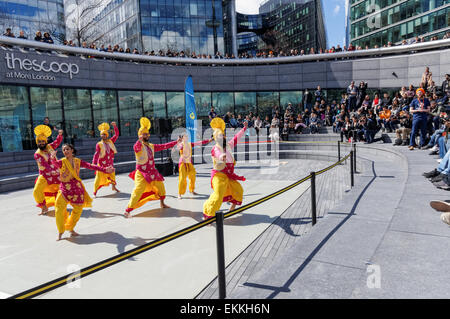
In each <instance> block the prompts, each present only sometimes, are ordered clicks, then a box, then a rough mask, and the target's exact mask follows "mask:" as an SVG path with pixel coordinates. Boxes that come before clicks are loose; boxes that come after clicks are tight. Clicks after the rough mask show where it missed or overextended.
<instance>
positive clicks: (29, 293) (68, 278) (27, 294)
mask: <svg viewBox="0 0 450 319" xmlns="http://www.w3.org/2000/svg"><path fill="white" fill-rule="evenodd" d="M349 157H350V154H349V155H347V156H346V157H344V158H343V159H342V160H340V161H339V162H336V163H335V164H333V165H331V166H329V167H327V168H325V169H323V170H321V171H319V172H317V173H316V175H320V174H323V173H325V172H326V171H328V170H331V169H333V168H334V167H336V166H337V165H340V164H341V163H343V162H344V161H345V160H347V159H348V158H349ZM309 179H311V175H308V176H306V177H304V178H302V179H300V180H299V181H297V182H295V183H293V184H291V185H289V186H287V187H285V188H283V189H281V190H278V191H276V192H274V193H272V194H270V195H267V196H265V197H263V198H261V199H258V200H256V201H254V202H251V203H249V204H246V205H244V206H242V207H239V208H237V209H235V210H233V211H231V212H228V213H226V214H224V218H229V217H231V216H234V215H236V214H239V213H242V212H243V211H246V210H248V209H250V208H252V207H254V206H257V205H259V204H262V203H264V202H266V201H268V200H270V199H272V198H274V197H276V196H279V195H281V194H283V193H285V192H287V191H289V190H291V189H292V188H295V187H297V186H298V185H300V184H302V183H304V182H306V181H307V180H309ZM215 221H216V217H212V218H210V219H208V220H205V221H202V222H199V223H197V224H195V225H193V226H189V227H186V228H184V229H182V230H179V231H177V232H174V233H172V234H169V235H167V236H164V237H162V238H159V239H156V240H154V241H152V242H150V243H147V244H144V245H142V246H139V247H136V248H134V249H131V250H129V251H127V252H124V253H121V254H118V255H116V256H113V257H111V258H108V259H105V260H103V261H100V262H98V263H96V264H93V265H91V266H88V267H85V268H83V269H81V270H80V271H79V272H76V273H71V274H68V275H65V276H61V277H59V278H57V279H54V280H52V281H49V282H46V283H44V284H41V285H39V286H37V287H34V288H31V289H28V290H26V291H23V292H21V293H18V294H16V295H13V296H11V297H9V298H8V299H29V298H33V297H36V296H39V295H42V294H44V293H47V292H50V291H52V290H54V289H57V288H59V287H61V286H64V285H66V284H67V283H71V282H73V281H75V280H78V279H81V278H83V277H86V276H88V275H91V274H93V273H95V272H97V271H100V270H102V269H105V268H107V267H110V266H112V265H114V264H117V263H119V262H121V261H124V260H126V259H129V258H131V257H134V256H136V255H139V254H141V253H144V252H146V251H149V250H150V249H153V248H155V247H158V246H160V245H162V244H165V243H168V242H170V241H172V240H174V239H177V238H180V237H182V236H184V235H187V234H189V233H191V232H193V231H196V230H198V229H200V228H203V227H205V226H207V225H210V224H212V223H214V222H215Z"/></svg>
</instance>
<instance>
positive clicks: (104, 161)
mask: <svg viewBox="0 0 450 319" xmlns="http://www.w3.org/2000/svg"><path fill="white" fill-rule="evenodd" d="M118 137H119V129H118V128H117V126H115V127H114V136H113V137H111V142H113V143H116V141H117V138H118ZM100 143H102V144H103V147H104V148H105V155H104V156H103V157H100V156H101V153H102V150H101V146H100ZM114 155H115V153H114V151H113V150H112V149H111V147H110V146H109V145H108V143H103V142H99V143H97V145H96V147H95V154H94V158H93V159H92V164H93V165H99V166H101V167H109V166H114Z"/></svg>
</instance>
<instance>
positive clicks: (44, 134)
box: [34, 125, 52, 144]
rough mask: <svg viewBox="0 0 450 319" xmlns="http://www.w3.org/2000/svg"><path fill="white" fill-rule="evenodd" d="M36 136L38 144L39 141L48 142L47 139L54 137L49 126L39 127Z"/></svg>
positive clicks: (35, 130) (35, 131) (35, 132)
mask: <svg viewBox="0 0 450 319" xmlns="http://www.w3.org/2000/svg"><path fill="white" fill-rule="evenodd" d="M34 134H36V144H38V143H39V141H45V142H47V138H48V137H49V136H51V135H52V130H51V129H50V127H48V126H47V125H38V126H36V127H35V128H34Z"/></svg>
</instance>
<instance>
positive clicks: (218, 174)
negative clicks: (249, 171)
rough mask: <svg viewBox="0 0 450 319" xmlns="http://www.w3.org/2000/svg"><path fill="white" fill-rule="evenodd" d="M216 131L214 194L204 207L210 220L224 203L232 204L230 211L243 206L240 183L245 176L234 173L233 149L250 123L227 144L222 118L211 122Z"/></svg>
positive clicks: (205, 214)
mask: <svg viewBox="0 0 450 319" xmlns="http://www.w3.org/2000/svg"><path fill="white" fill-rule="evenodd" d="M211 127H212V128H213V129H214V134H213V137H214V140H215V141H216V145H215V146H214V147H213V149H212V150H211V156H212V160H213V170H212V171H211V187H212V189H213V193H212V194H211V196H209V199H208V200H207V201H206V202H205V204H204V205H203V219H209V218H212V217H214V216H215V215H216V212H217V211H218V210H219V209H220V206H221V205H222V203H223V202H229V203H231V208H230V211H231V210H233V209H235V208H236V205H241V204H242V199H243V195H244V190H243V188H242V186H241V184H239V182H238V181H245V178H244V177H243V176H238V175H236V174H235V173H234V166H235V164H236V162H235V160H234V157H233V153H232V152H233V148H234V146H235V145H236V144H237V143H238V142H239V140H240V138H241V137H242V136H243V135H244V133H245V131H246V130H247V127H248V123H247V122H244V128H243V129H242V130H240V131H239V132H238V133H237V134H236V135H235V136H234V138H233V139H232V140H231V141H230V142H227V139H226V137H225V122H224V121H223V120H222V119H221V118H215V119H213V120H212V121H211Z"/></svg>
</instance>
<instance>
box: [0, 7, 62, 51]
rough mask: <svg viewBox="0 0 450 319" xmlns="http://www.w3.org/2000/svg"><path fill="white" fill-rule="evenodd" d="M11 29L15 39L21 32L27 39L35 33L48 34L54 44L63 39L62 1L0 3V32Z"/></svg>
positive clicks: (32, 37)
mask: <svg viewBox="0 0 450 319" xmlns="http://www.w3.org/2000/svg"><path fill="white" fill-rule="evenodd" d="M6 28H11V30H12V32H13V33H14V35H15V36H16V37H18V36H19V32H20V31H21V30H23V31H24V33H25V36H26V37H27V38H28V39H34V37H35V34H36V32H37V31H41V33H42V35H44V32H48V33H50V36H51V37H52V39H53V41H54V42H55V43H59V42H62V41H63V40H64V39H65V34H66V32H65V24H64V0H17V1H13V0H12V1H0V30H2V34H3V33H4V32H5V30H6Z"/></svg>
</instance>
